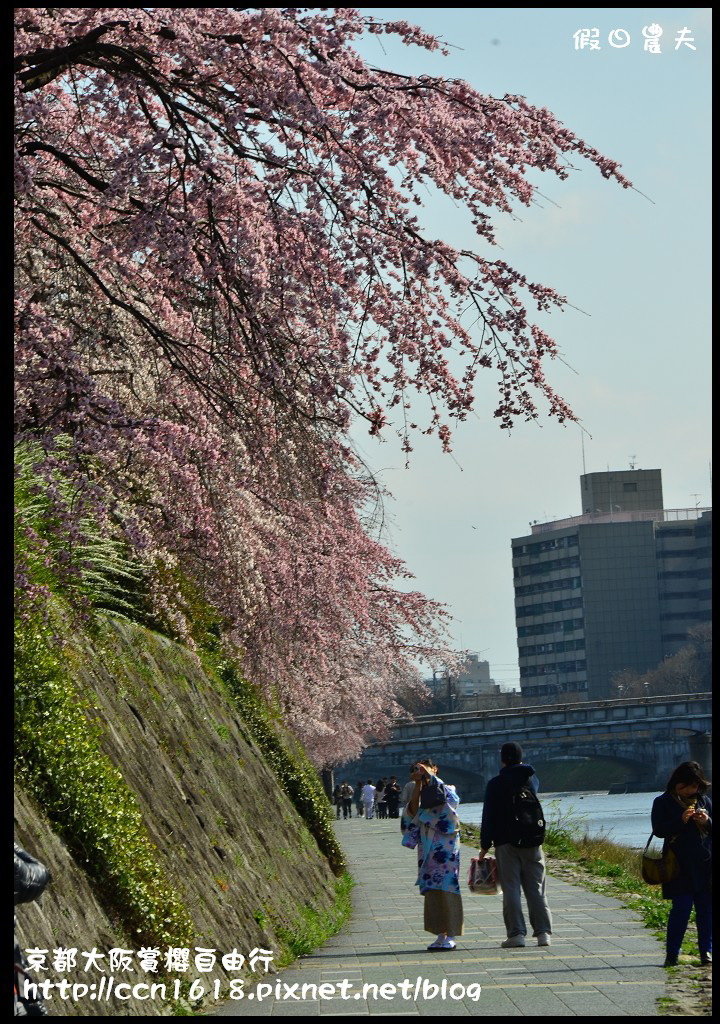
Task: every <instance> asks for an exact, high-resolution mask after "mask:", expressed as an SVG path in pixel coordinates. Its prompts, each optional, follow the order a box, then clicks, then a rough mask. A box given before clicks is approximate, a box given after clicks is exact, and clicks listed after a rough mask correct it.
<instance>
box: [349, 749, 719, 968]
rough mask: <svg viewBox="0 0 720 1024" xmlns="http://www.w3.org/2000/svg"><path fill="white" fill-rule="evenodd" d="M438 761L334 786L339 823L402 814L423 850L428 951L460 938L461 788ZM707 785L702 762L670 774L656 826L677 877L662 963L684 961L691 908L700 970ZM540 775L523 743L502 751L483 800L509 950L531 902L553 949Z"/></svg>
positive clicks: (483, 841)
mask: <svg viewBox="0 0 720 1024" xmlns="http://www.w3.org/2000/svg"><path fill="white" fill-rule="evenodd" d="M438 772H439V770H438V766H437V764H436V763H435V761H434V760H433V759H432V758H431V757H429V756H425V757H422V758H419V759H418V760H417V761H416V762H414V763H413V764H412V765H411V766H410V769H409V774H410V779H409V781H408V782H407V783H406V784H405V786H404V787H402V788H401V786H400V784H399V783H398V781H397V778H396V777H395V776H394V775H393V776H391V777H390V778H389V779H387V778H383V779H378V780H377V781H376V782H375V783H373V781H372V779H368V780H367V782H362V781H360V782H358V783H357V785H356V787H355V788H354V789H353V787H352V786H350V784H349V783H348V782H344V783H342V785H340V786H337V787H336V788H335V794H334V802H335V805H336V808H337V817H338V818H339V817H340V816H341V813H342V815H343V816H344V817H345V818H348V817H352V798H353V796H354V797H355V806H356V816H357V817H364V818H365V819H367V820H371V819H373V818H374V817H375V816H377V817H378V818H397V817H400V819H401V821H400V830H401V841H402V843H403V845H404V846H407V847H410V848H411V849H416V850H417V857H418V875H417V880H416V882H415V884H416V885H417V886H418V888H419V890H420V893H421V894H422V896H423V904H424V928H425V931H427V932H431V933H432V934H434V935H435V936H436V938H435V939H434V940H433V942H431V943H430V945H429V946H428V947H427V948H428V949H429V950H433V951H441V950H452V949H455V948H456V942H455V939H456V938H457V937H458V936H460V935H462V933H463V907H462V896H461V893H460V822H459V819H458V814H457V810H458V805H459V803H460V799H459V797H458V794H457V791H456V789H455V786H453V785H452V784H451V783H447V782H444V781H443V780H442V779H441V778H440V776H439V773H438ZM709 787H710V783H709V782H708V780H707V779H706V778H705V776H704V773H703V769H702V767H701V766H700V765H699V764H698V763H697V762H696V761H684V762H683V763H682V764H680V765H679V766H678V767H677V768H676V769H675V770H674V771H673V773H672V775H671V776H670V779H669V780H668V783H667V786H666V788H665V792H664V793H662V794H661V795H660V796H659V797H657V799H656V800H655V801H654V803H653V807H652V815H651V820H652V828H653V832H654V833H655V835H657V836H658V837H660V838H662V839H663V840H664V853H667V852H668V851H670V850H671V851H672V853H673V854H674V858H675V861H676V862H677V866H676V874H675V877H673V878H672V879H671V880H670V881H668V882H667V883H664V884H663V886H662V894H663V897H664V898H665V899H667V900H670V901H671V904H672V906H671V909H670V914H669V919H668V925H667V935H666V957H665V964H664V966H665V967H674V966H677V964H678V958H679V955H680V947H681V944H682V941H683V938H684V936H685V932H686V930H687V927H688V923H689V920H690V914H691V911H692V909H693V907H694V909H695V917H696V922H697V934H698V947H699V949H698V952H699V955H700V962H701V964H702V965H709V964H711V963H712V883H711V875H712V801H711V799H710V797H709V796H708V789H709ZM538 789H539V783H538V777H537V775H536V773H535V769H534V768H533V766H532V765H530V764H526V763H525V762H524V761H523V751H522V748H521V747H520V745H519V744H518V743H515V742H512V741H509V742H507V743H504V744H503V746H502V747H501V749H500V769H499V772H498V774H497V775H496V776H494V778H492V779H490V781H489V782H488V784H487V787H486V790H485V796H484V800H483V811H482V821H481V826H480V850H479V853H478V858H477V859H478V862H482V861H483V860H484V859H485V858H486V857H487V856H488V853H489V851H490V850H491V849H494V855H495V861H496V871H497V879H498V882H499V885H500V887H501V889H502V900H503V920H504V924H505V931H506V937H505V939H504V940H503V941H502V943H501V945H502V946H503V948H505V949H521V948H523V947H524V946H525V944H526V941H527V936H528V927H527V924H526V922H525V916H524V914H523V903H522V897H523V896H524V897H525V902H526V904H527V913H528V918H529V922H530V929H531V934H532V936H533V938H535V940H536V942H537V944H538V946H550V945H551V942H552V938H551V936H552V934H553V922H552V914H551V911H550V907H549V904H548V900H547V894H546V878H545V857H544V855H543V849H542V844H543V840H544V834H545V822H544V817H543V812H542V807H541V805H540V802H539V800H538V798H537V792H538Z"/></svg>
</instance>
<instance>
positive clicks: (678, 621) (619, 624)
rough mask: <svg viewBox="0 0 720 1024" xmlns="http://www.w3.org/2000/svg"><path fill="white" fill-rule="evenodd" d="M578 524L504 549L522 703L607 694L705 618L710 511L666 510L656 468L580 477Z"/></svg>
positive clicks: (550, 526) (539, 529)
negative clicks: (616, 677) (508, 553)
mask: <svg viewBox="0 0 720 1024" xmlns="http://www.w3.org/2000/svg"><path fill="white" fill-rule="evenodd" d="M580 493H581V499H582V506H581V507H582V508H583V510H584V511H583V514H582V515H580V516H575V517H573V518H570V519H563V520H557V521H555V522H551V523H540V524H535V525H534V526H533V527H532V533H531V534H530V535H529V536H525V537H516V538H515V539H513V541H512V564H513V574H514V586H515V621H516V628H517V641H518V657H519V666H520V688H521V692H522V695H523V697H528V698H530V699H532V698H533V697H545V696H547V695H558V697H559V698H560V699H565V700H598V699H602V698H607V697H611V696H614V694H613V693H612V688H611V678H612V676H613V674H614V673H615V672H618V671H621V670H622V669H631V670H633V671H636V672H644V671H647V670H648V669H651V668H654V667H655V666H656V665H658V664H659V663H660V662H661V661H662V660H663V658H665V657H667V656H668V655H671V654H674V653H675V652H676V651H678V650H679V649H680V647H682V646H683V645H684V644H685V643H687V632H688V629H691V628H692V627H693V626H696V625H699V624H700V623H704V622H709V621H710V620H711V618H712V611H711V607H712V605H711V599H712V589H711V570H712V540H711V530H712V510H711V509H663V507H662V505H663V499H662V482H661V474H660V470H659V469H653V470H627V471H620V472H608V473H589V474H587V475H585V476H582V477H581V478H580Z"/></svg>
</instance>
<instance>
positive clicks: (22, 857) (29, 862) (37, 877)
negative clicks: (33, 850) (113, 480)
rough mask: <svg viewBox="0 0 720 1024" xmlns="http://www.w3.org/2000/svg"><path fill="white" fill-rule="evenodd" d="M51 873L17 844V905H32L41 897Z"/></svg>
mask: <svg viewBox="0 0 720 1024" xmlns="http://www.w3.org/2000/svg"><path fill="white" fill-rule="evenodd" d="M49 881H50V872H49V871H48V869H47V868H46V867H45V865H44V864H41V863H40V861H39V860H36V859H35V857H33V856H32V854H30V853H28V852H27V850H23V848H22V846H18V844H17V843H15V903H16V904H18V903H30V902H31V901H32V900H36V899H37V898H38V896H41V895H42V893H43V890H44V889H45V886H46V885H47V884H48V882H49Z"/></svg>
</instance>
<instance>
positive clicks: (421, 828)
mask: <svg viewBox="0 0 720 1024" xmlns="http://www.w3.org/2000/svg"><path fill="white" fill-rule="evenodd" d="M438 782H439V783H440V785H441V786H442V787H443V789H444V792H445V803H444V804H440V806H438V807H433V808H432V809H427V808H424V807H420V808H418V811H417V813H416V815H415V817H414V818H411V817H410V815H409V814H408V813H407V810H404V811H403V814H402V819H401V822H400V829H401V831H402V843H403V846H408V847H410V849H415V848H416V847H417V851H418V877H417V881H416V883H415V884H416V885H419V886H420V892H421V893H422V895H423V896H424V895H425V893H426V892H428V891H429V890H430V889H436V890H439V891H440V892H454V893H457V894H458V895H459V894H460V884H459V875H460V822H459V820H458V816H457V813H456V811H457V807H458V804H459V803H460V798H459V797H458V795H457V792H456V791H455V787H454V786H448V785H446V784H445V783H443V782H442V780H441V779H438Z"/></svg>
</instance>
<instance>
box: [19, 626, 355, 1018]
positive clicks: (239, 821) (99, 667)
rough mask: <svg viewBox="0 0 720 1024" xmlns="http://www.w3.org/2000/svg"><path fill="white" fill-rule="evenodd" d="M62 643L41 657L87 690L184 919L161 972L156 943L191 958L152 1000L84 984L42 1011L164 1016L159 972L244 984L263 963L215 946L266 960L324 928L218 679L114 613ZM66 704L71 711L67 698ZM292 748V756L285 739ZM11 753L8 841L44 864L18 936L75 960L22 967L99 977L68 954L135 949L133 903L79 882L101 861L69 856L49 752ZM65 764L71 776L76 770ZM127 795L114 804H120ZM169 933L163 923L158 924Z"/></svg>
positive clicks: (309, 840)
mask: <svg viewBox="0 0 720 1024" xmlns="http://www.w3.org/2000/svg"><path fill="white" fill-rule="evenodd" d="M66 639H67V641H68V642H67V643H66V646H65V647H64V649H63V651H62V653H59V651H56V652H55V654H56V657H57V661H58V664H59V665H60V666H61V672H62V674H63V675H64V677H65V679H66V680H67V681H68V685H69V686H70V688H72V687H75V688H76V690H77V692H78V694H80V699H81V700H82V699H85V701H86V706H85V708H84V710H83V712H82V713H83V714H84V715H85V718H86V719H87V720H90V719H92V720H94V723H93V724H92V728H94V729H95V730H96V734H97V738H98V743H99V747H100V750H101V754H102V755H103V756H104V757H106V758H109V761H110V762H112V764H113V765H115V766H117V768H118V769H119V770H120V772H121V774H122V779H123V780H124V784H125V786H126V787H127V789H128V790H129V791H130V794H132V796H134V797H135V798H136V800H137V805H138V806H139V809H140V812H141V814H142V821H143V822H144V827H145V829H146V832H147V836H148V837H149V839H150V842H151V843H152V844H153V845H154V846H155V847H156V851H154V856H155V859H156V862H157V864H158V865H159V869H160V875H161V876H162V877H163V879H164V881H165V882H166V883H167V885H168V886H169V889H170V890H172V891H173V892H174V893H175V894H176V896H177V905H178V906H180V907H181V909H182V913H185V914H186V915H187V918H189V920H190V922H191V928H190V930H189V931H187V932H186V935H185V938H184V939H181V940H179V941H177V942H173V940H172V939H170V940H169V941H168V942H167V944H166V945H165V947H164V948H162V947H160V946H159V944H158V943H155V948H160V953H161V955H160V958H159V962H160V966H161V969H162V967H163V964H164V959H165V955H166V951H167V946H168V945H176V946H177V947H179V948H189V949H190V959H189V967H188V969H187V970H185V971H182V970H171V971H169V972H166V975H165V980H166V981H167V982H168V985H167V998H166V999H163V998H161V997H157V998H155V999H148V1000H142V999H130V1000H127V1001H126V1000H122V999H114V1000H113V999H111V1000H110V1001H109V1002H105V1001H103V1002H98V1001H97V1000H95V1001H93V1000H92V999H91V998H90V993H88V995H87V996H85V997H84V998H81V999H78V1000H77V1001H76V1003H75V1004H74V1005H73V1004H72V1002H70V1001H64V1002H62V1003H59V1002H58V1000H57V997H56V999H55V1000H53V1001H52V1002H51V1003H50V1004H49V1008H50V1010H51V1012H52V1013H53V1014H54V1015H60V1016H73V1015H79V1016H93V1015H101V1014H110V1015H116V1016H121V1015H143V1016H150V1015H154V1014H167V1013H172V1012H173V1008H172V1002H173V1000H172V998H171V995H172V993H173V992H174V991H175V987H174V982H173V981H172V979H176V978H177V979H182V981H183V982H185V983H186V984H185V988H186V989H187V987H188V985H189V983H190V982H191V981H192V980H193V979H195V978H199V979H200V980H201V981H202V983H203V985H204V986H205V987H206V990H208V991H209V990H211V988H212V986H213V982H214V981H215V980H217V981H218V983H219V984H218V988H219V989H220V990H224V991H227V988H228V985H229V981H230V979H231V978H245V979H246V981H249V980H251V979H252V978H253V977H257V975H258V974H259V973H260V972H262V971H263V966H262V964H259V963H258V964H256V969H255V974H253V973H251V972H249V971H248V967H247V965H245V968H244V970H241V971H230V972H228V971H226V970H225V969H224V968H223V967H222V965H221V963H220V958H221V956H222V955H224V954H227V953H231V952H232V951H233V949H236V950H237V951H238V952H240V953H242V954H244V955H245V957H247V956H248V954H249V953H250V952H251V951H252V950H254V949H256V948H258V949H263V950H272V951H273V953H274V961H275V963H277V961H278V959H284V960H287V959H288V957H289V955H290V952H289V951H291V950H292V949H293V948H295V949H296V948H297V944H298V941H299V940H302V937H303V932H304V931H305V929H306V927H307V924H308V922H314V923H316V924H317V923H318V922H321V923H322V927H325V928H326V929H330V928H332V927H333V918H334V915H335V910H334V908H335V905H336V887H337V884H338V883H337V879H336V877H335V874H333V871H332V870H331V868H330V866H329V864H328V860H327V859H326V857H325V856H324V855H323V854H322V853H321V852H320V850H319V848H318V844H317V842H316V840H315V839H314V838H313V836H312V835H311V834H310V832H309V830H308V828H307V826H306V823H305V822H304V821H303V819H302V818H301V816H300V815H299V813H298V811H297V810H296V808H295V806H294V805H293V802H291V800H290V799H289V798H288V796H287V795H286V792H285V791H284V789H283V787H282V786H281V784H280V782H279V780H278V777H277V774H276V771H273V769H272V768H271V767H270V766H269V764H268V761H267V759H266V754H265V753H264V752H263V750H261V749H260V746H259V745H258V742H257V736H256V735H254V734H253V730H252V726H248V724H247V723H246V722H244V721H243V719H242V718H241V717H240V714H239V711H238V707H237V704H236V703H235V702H234V701H233V699H232V697H231V696H230V694H229V693H228V692H227V691H226V690H225V688H224V686H223V684H222V683H221V682H220V681H219V680H218V679H217V678H215V677H214V676H213V675H212V673H210V672H208V671H206V670H205V669H204V668H203V667H202V664H201V662H200V660H199V658H197V657H196V656H195V655H194V654H193V653H192V652H190V651H189V650H187V649H185V648H183V647H181V646H180V645H179V644H176V643H174V642H173V641H171V640H169V639H167V638H166V637H164V636H161V635H160V634H157V633H153V632H151V631H150V630H148V629H145V628H143V627H141V626H139V625H136V624H135V623H132V622H130V621H128V620H126V619H124V618H122V617H120V616H113V615H109V614H106V615H103V616H100V617H98V619H97V625H96V627H95V628H94V629H93V630H92V633H89V632H84V631H81V632H75V634H74V635H72V636H71V637H68V638H66ZM26 660H27V659H26ZM21 670H22V659H21ZM34 685H35V684H33V688H34ZM33 688H31V689H33ZM33 699H34V698H33ZM24 701H25V702H24V703H21V704H20V705H19V707H20V711H19V715H21V716H23V715H27V714H29V711H28V708H29V707H30V705H28V698H27V696H26V697H25V698H24ZM71 701H72V702H73V705H74V706H75V707H78V706H79V705H78V701H77V700H76V698H75V697H72V698H71ZM33 709H34V710H33ZM33 709H31V710H33V713H35V714H37V715H38V721H41V722H42V721H43V718H42V716H43V715H45V718H46V719H47V708H46V709H45V711H43V710H42V708H41V707H40V705H38V707H37V708H35V707H34V705H33ZM71 711H72V709H71ZM275 731H276V734H277V735H278V736H279V737H280V739H281V741H282V733H281V731H279V730H278V729H277V727H275ZM40 732H41V733H42V729H41V730H40ZM70 732H72V730H68V735H69V734H70ZM48 742H49V739H48V737H44V736H43V735H42V734H41V735H40V736H39V737H38V743H39V744H43V743H48ZM283 742H284V748H285V750H293V744H292V743H291V742H290V741H289V740H288V739H287V737H285V739H284V741H283ZM53 743H54V745H55V747H56V748H57V746H58V745H60V746H62V744H63V743H64V738H63V736H62V735H60V738H57V737H55V739H54V740H53ZM55 753H57V750H56V751H55ZM290 756H291V757H297V756H298V752H297V750H295V751H294V752H293V753H292V754H291V755H290ZM20 763H21V769H20V771H19V772H18V782H19V786H18V790H17V799H16V815H15V833H16V839H17V841H19V842H20V843H21V844H22V845H24V846H25V847H26V848H27V849H28V850H29V851H30V852H32V853H34V854H35V855H36V856H37V857H38V858H39V859H41V860H42V861H44V862H45V863H47V865H48V866H49V867H50V868H51V870H52V872H53V879H54V880H53V883H52V885H51V886H50V887H49V888H48V890H47V892H46V894H45V895H44V896H43V897H42V900H41V902H40V904H30V905H26V906H22V907H20V908H18V925H19V931H20V935H21V942H22V945H23V946H25V947H37V948H39V949H45V950H48V951H49V952H48V957H47V961H48V963H49V964H50V962H51V960H52V958H53V951H54V950H57V949H77V950H78V951H79V953H78V955H77V958H76V959H77V967H76V968H73V969H70V970H67V971H65V972H61V971H56V970H53V969H52V967H51V969H49V970H48V971H46V972H36V973H38V975H39V976H40V977H42V978H43V979H53V980H60V979H61V978H63V977H65V978H67V979H68V980H70V981H71V982H77V983H80V982H84V983H86V984H88V985H90V984H92V983H93V982H94V983H95V984H97V983H99V981H100V978H101V976H102V975H101V972H100V971H99V970H98V969H94V970H93V969H91V970H90V971H89V972H85V971H84V970H82V967H83V966H84V964H85V959H84V958H83V957H82V956H81V953H82V952H83V951H89V950H91V949H93V948H96V949H97V950H99V951H100V952H103V953H106V954H107V953H108V952H109V950H110V949H112V948H122V949H125V950H131V951H134V952H137V950H138V949H139V948H140V946H148V940H147V937H146V933H145V932H144V930H143V929H144V925H145V923H146V922H145V921H144V920H143V921H142V923H141V927H140V928H134V929H133V932H134V934H132V933H131V930H130V929H131V927H132V925H130V924H129V922H130V921H132V922H133V923H137V910H135V911H133V913H134V915H135V916H134V917H133V916H132V914H131V913H130V911H129V910H127V911H126V908H125V907H124V906H123V905H122V900H119V899H118V898H117V897H113V895H112V893H108V892H105V891H103V885H102V877H101V876H100V878H98V877H94V878H93V877H92V876H93V874H94V875H95V876H97V874H98V871H99V870H100V869H101V864H102V858H100V859H99V860H98V857H97V854H88V856H87V858H83V853H82V849H83V840H82V838H81V837H80V838H79V837H78V829H77V827H76V826H74V827H73V826H70V825H69V824H68V820H67V819H66V818H65V815H64V813H63V807H62V800H61V799H60V800H58V799H54V798H53V796H52V793H53V790H52V786H51V781H52V780H50V781H49V780H48V776H52V775H53V769H52V768H49V767H48V766H47V765H48V764H51V763H52V762H51V761H49V762H47V763H45V767H44V768H43V770H42V771H38V772H33V771H27V770H25V769H24V768H23V760H22V756H21V762H20ZM276 770H277V767H276ZM73 771H75V774H76V775H77V773H78V772H79V771H80V769H77V768H75V769H73ZM303 773H305V774H306V776H309V775H310V774H312V773H310V772H307V767H306V766H303V765H302V764H300V765H298V769H297V775H298V779H299V780H300V783H301V782H302V779H303ZM75 781H77V779H75ZM313 781H314V780H313ZM63 784H64V783H63ZM87 785H88V791H87V792H86V793H85V797H86V798H87V800H88V807H89V808H90V810H89V812H88V813H92V808H93V806H94V804H93V792H92V790H93V776H92V773H90V774H89V775H88V784H87ZM28 788H29V789H30V790H31V792H32V796H31V795H29V794H28V792H27V791H26V789H28ZM48 794H49V795H48ZM132 796H129V797H128V799H127V801H126V804H127V806H128V807H131V806H132V804H133V799H132ZM98 799H99V797H98ZM295 803H298V801H297V799H296V800H295ZM40 804H42V805H43V809H42V810H41V808H40V806H39V805H40ZM43 811H45V812H47V815H48V816H44V814H43ZM48 817H49V819H50V820H48ZM122 818H123V808H122V807H121V809H120V810H119V811H118V820H117V821H112V820H108V821H107V822H106V832H107V835H106V834H103V835H102V837H101V838H102V839H103V840H107V841H108V842H112V834H113V831H114V830H116V829H118V830H119V832H118V837H119V840H120V841H121V842H122V827H123V823H122V820H121V819H122ZM108 836H109V837H110V838H108ZM150 849H151V847H150ZM84 861H86V863H85V862H84ZM87 865H90V867H89V868H87ZM86 868H87V869H86ZM338 871H339V868H338V865H336V874H337V873H338ZM152 913H156V911H155V910H152V909H149V910H148V914H152ZM182 913H180V912H178V913H176V914H175V919H178V920H180V919H182ZM147 923H148V926H149V931H148V933H147V934H150V935H152V934H162V931H160V932H158V929H155V932H153V922H152V921H150V922H147ZM168 929H169V933H168V934H170V933H171V932H172V927H171V926H170V925H168ZM138 933H140V934H138ZM190 936H191V937H190ZM150 941H152V940H150ZM196 947H201V948H204V949H211V950H215V951H217V957H218V961H217V963H216V965H215V968H214V969H213V970H212V971H211V972H209V973H205V972H200V971H199V970H198V969H196V967H195V964H194V956H195V948H196ZM101 963H104V964H105V965H106V966H105V973H106V974H108V975H109V974H111V973H112V974H113V975H114V976H115V978H116V981H121V980H122V981H126V982H130V983H131V984H133V983H137V982H151V981H161V980H163V979H162V978H161V977H160V976H159V975H153V974H149V973H146V972H145V971H143V970H142V969H140V964H139V961H138V958H137V956H134V957H132V959H131V961H130V963H131V965H132V966H133V968H134V971H133V972H129V971H122V970H111V969H110V967H109V961H108V957H107V956H106V957H105V959H104V960H103V961H101ZM207 1005H208V1004H207V1002H206V1003H205V1004H204V1006H205V1007H207Z"/></svg>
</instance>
